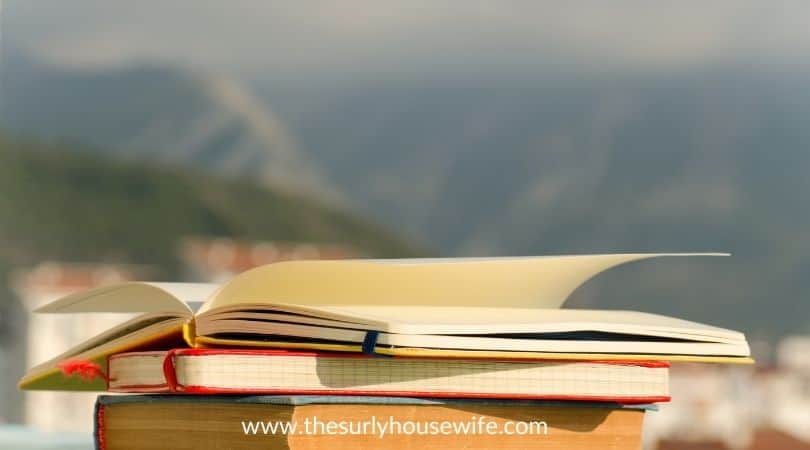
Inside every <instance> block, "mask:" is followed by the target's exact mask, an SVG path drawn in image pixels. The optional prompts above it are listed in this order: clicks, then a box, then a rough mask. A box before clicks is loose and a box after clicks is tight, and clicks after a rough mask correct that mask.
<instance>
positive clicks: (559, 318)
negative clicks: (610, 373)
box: [198, 305, 745, 342]
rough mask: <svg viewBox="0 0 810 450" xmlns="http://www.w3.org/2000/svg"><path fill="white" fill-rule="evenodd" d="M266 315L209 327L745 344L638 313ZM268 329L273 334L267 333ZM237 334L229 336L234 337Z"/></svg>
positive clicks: (388, 309) (413, 309) (319, 309)
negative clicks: (291, 326) (585, 335)
mask: <svg viewBox="0 0 810 450" xmlns="http://www.w3.org/2000/svg"><path fill="white" fill-rule="evenodd" d="M272 311H273V310H270V309H268V310H267V312H237V311H232V312H223V313H220V314H210V315H209V314H206V315H203V317H201V319H200V320H199V321H198V332H201V333H202V332H204V330H205V328H204V326H206V325H207V324H208V323H211V322H219V323H227V322H228V321H229V320H249V321H253V322H254V323H255V324H256V325H257V326H261V325H262V324H272V323H273V322H289V323H301V324H311V325H322V326H331V327H342V328H355V329H361V330H376V331H382V332H387V333H398V334H446V335H462V334H466V335H477V334H480V335H483V334H492V335H495V334H531V333H566V332H579V331H598V332H603V333H621V334H634V335H638V336H657V337H668V338H672V339H684V340H697V341H709V342H744V341H745V336H744V335H743V334H742V333H740V332H738V331H733V330H728V329H724V328H719V327H714V326H711V325H705V324H702V323H697V322H691V321H688V320H682V319H676V318H674V317H667V316H662V315H658V314H651V313H643V312H637V311H615V310H587V309H537V308H483V307H474V308H463V309H461V308H459V307H443V306H370V305H361V306H354V305H341V306H331V305H323V306H306V307H301V306H297V305H278V306H276V307H275V311H277V312H280V313H281V314H274V313H273V312H272ZM268 329H269V328H268ZM234 331H236V329H233V330H231V332H234Z"/></svg>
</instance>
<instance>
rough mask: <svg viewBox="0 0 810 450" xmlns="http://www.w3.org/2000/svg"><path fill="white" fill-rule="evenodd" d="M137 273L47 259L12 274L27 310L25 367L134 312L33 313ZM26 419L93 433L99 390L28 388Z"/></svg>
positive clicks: (44, 426) (48, 428) (52, 428)
mask: <svg viewBox="0 0 810 450" xmlns="http://www.w3.org/2000/svg"><path fill="white" fill-rule="evenodd" d="M134 272H135V271H133V270H131V269H127V268H123V267H116V266H110V265H103V264H98V265H96V264H69V263H57V262H48V263H43V264H40V265H38V266H36V267H34V268H31V269H27V270H18V271H16V272H15V273H14V274H13V275H12V280H11V283H12V287H13V289H14V291H15V292H16V293H17V295H18V296H19V298H20V300H21V303H22V304H23V305H24V307H25V310H26V313H25V314H26V317H22V318H20V320H24V321H25V322H27V326H26V332H25V336H24V337H23V339H24V342H20V343H19V344H20V345H22V346H23V347H24V349H25V355H26V356H25V363H24V365H25V367H26V368H30V367H33V366H35V365H37V364H40V363H42V362H44V361H47V360H49V359H51V358H53V357H54V356H57V355H59V354H61V353H63V352H64V351H66V350H68V349H69V348H70V347H72V346H73V345H76V344H78V343H80V342H82V341H84V340H86V339H89V338H91V337H93V336H95V335H97V334H99V333H101V332H103V331H105V330H107V329H109V328H111V327H112V326H114V325H117V324H119V323H121V322H123V321H125V320H127V319H128V318H130V317H131V316H132V315H130V314H64V315H62V314H33V311H34V310H35V309H36V308H38V307H40V306H42V305H45V304H47V303H49V302H51V301H53V300H56V299H58V298H60V297H63V296H65V295H68V294H70V293H72V292H76V291H79V290H84V289H89V288H93V287H97V286H102V285H105V284H112V283H118V282H121V281H126V280H132V279H135V273H134ZM23 398H24V401H23V404H22V405H21V407H22V408H23V411H22V416H23V417H24V420H25V423H26V424H28V425H31V426H33V427H36V428H38V429H40V430H44V431H90V430H92V422H91V421H89V420H88V419H87V418H88V417H92V415H93V407H94V404H95V398H96V394H94V393H68V392H50V391H35V392H25V393H24V397H23Z"/></svg>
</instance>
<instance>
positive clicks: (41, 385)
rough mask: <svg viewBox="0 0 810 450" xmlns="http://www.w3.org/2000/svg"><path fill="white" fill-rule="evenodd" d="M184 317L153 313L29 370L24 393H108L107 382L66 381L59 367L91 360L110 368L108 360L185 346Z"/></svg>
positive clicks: (26, 375) (25, 377) (73, 378)
mask: <svg viewBox="0 0 810 450" xmlns="http://www.w3.org/2000/svg"><path fill="white" fill-rule="evenodd" d="M187 321H188V318H187V317H186V316H185V315H183V314H176V313H175V314H167V313H151V314H143V315H140V316H138V317H135V318H133V319H131V320H129V321H127V322H124V323H122V324H121V325H119V326H117V327H113V328H111V329H110V330H108V331H106V332H104V333H102V334H100V335H98V336H96V337H93V338H91V339H89V340H87V341H85V342H82V343H80V344H78V345H76V346H74V347H72V348H71V349H70V350H68V351H66V352H64V353H62V354H60V355H58V356H56V357H55V358H53V359H50V360H48V361H45V362H44V363H42V364H39V365H38V366H36V367H34V368H32V369H30V370H28V372H27V373H26V374H25V376H24V377H23V378H22V379H21V380H20V383H19V387H20V388H21V389H45V390H102V391H103V390H105V389H106V385H105V382H104V380H101V379H97V380H92V381H85V380H82V379H80V378H78V377H66V376H64V375H63V374H62V373H61V370H60V369H59V367H58V365H59V363H60V362H63V361H67V360H74V359H76V360H87V361H93V362H95V363H97V364H99V365H100V366H101V367H104V366H105V365H106V360H107V357H108V356H110V355H112V354H116V353H121V352H126V351H133V350H138V349H145V348H152V347H155V348H173V347H175V346H178V345H182V342H183V337H182V328H183V324H185V323H186V322H187Z"/></svg>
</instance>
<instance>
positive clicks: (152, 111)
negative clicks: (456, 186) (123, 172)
mask: <svg viewBox="0 0 810 450" xmlns="http://www.w3.org/2000/svg"><path fill="white" fill-rule="evenodd" d="M5 50H6V51H5V52H4V53H3V54H2V101H1V102H0V106H1V107H2V109H0V129H3V130H6V131H9V132H13V133H15V134H19V135H26V136H38V137H42V138H56V139H66V140H74V141H77V142H82V143H86V144H90V146H91V147H93V148H95V149H96V150H97V151H99V152H103V153H113V154H116V155H119V156H124V157H127V158H132V159H139V160H148V161H152V162H156V163H169V164H180V165H183V164H189V163H191V164H193V165H194V166H196V167H200V168H203V169H207V170H209V171H212V172H216V173H219V174H226V175H232V176H240V177H242V176H247V177H252V178H256V179H259V180H271V181H272V182H273V183H274V184H276V185H279V184H282V185H285V186H289V187H291V188H293V189H296V190H304V191H309V192H315V193H318V195H321V196H322V197H326V196H330V195H331V196H333V197H334V199H337V196H336V195H335V192H334V190H333V189H331V188H330V187H329V186H328V185H326V184H325V183H324V182H323V180H322V178H321V177H319V176H318V174H317V173H315V171H314V170H313V166H312V165H311V164H309V163H308V162H307V161H306V160H305V158H304V157H303V155H302V154H301V153H300V152H298V151H297V150H296V148H295V145H294V143H293V141H292V139H291V137H290V136H289V134H288V133H287V130H286V129H285V127H284V125H283V124H282V123H281V122H280V121H279V119H278V117H276V115H275V114H274V113H273V112H272V111H271V110H270V109H268V108H267V107H265V106H264V105H262V104H260V103H258V102H256V101H255V100H254V97H253V96H252V95H251V94H250V93H249V92H247V91H246V90H245V89H244V87H243V86H241V85H239V84H237V83H235V82H233V81H232V80H230V79H228V78H225V77H218V76H211V75H201V74H198V73H196V72H192V71H188V70H181V69H173V68H167V67H166V66H160V65H133V66H132V67H122V68H115V69H105V70H86V71H82V70H78V69H76V70H74V69H65V68H59V67H55V66H50V65H47V64H44V63H41V62H39V61H36V60H32V59H30V58H28V57H27V56H26V55H25V54H23V53H21V52H20V51H17V50H15V49H13V48H11V49H5Z"/></svg>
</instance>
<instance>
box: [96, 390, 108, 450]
mask: <svg viewBox="0 0 810 450" xmlns="http://www.w3.org/2000/svg"><path fill="white" fill-rule="evenodd" d="M93 419H94V420H93V422H94V423H93V444H94V446H95V449H96V450H106V448H107V443H106V440H105V438H104V404H103V403H101V400H100V398H97V399H96V410H95V414H93Z"/></svg>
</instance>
